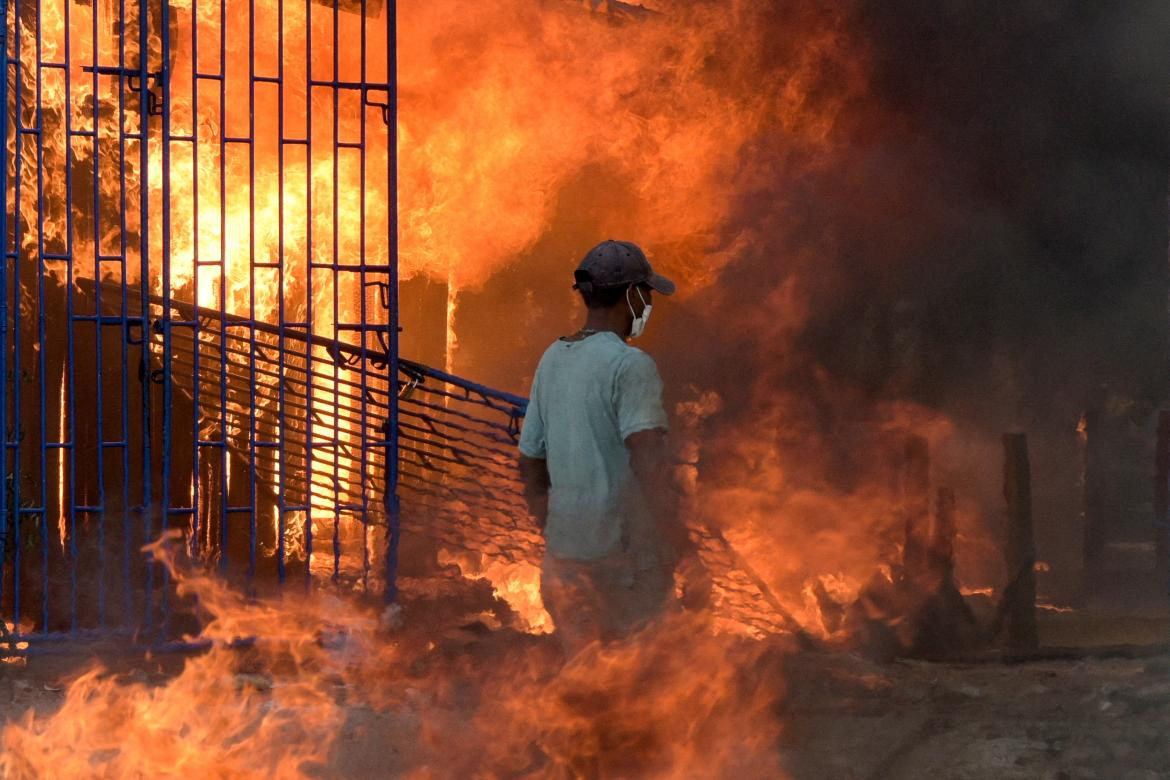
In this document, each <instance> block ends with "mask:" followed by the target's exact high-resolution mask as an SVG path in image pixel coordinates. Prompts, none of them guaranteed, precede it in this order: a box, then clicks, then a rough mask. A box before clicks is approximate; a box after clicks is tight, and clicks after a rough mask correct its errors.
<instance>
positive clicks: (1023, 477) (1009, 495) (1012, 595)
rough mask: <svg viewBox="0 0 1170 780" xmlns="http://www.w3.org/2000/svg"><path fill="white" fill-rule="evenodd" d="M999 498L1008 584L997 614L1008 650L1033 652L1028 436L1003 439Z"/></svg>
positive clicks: (1033, 553) (1035, 642)
mask: <svg viewBox="0 0 1170 780" xmlns="http://www.w3.org/2000/svg"><path fill="white" fill-rule="evenodd" d="M1003 453H1004V461H1003V497H1004V499H1005V500H1006V501H1007V519H1008V522H1007V543H1006V544H1005V545H1004V559H1005V561H1006V563H1007V571H1008V584H1007V587H1006V588H1004V592H1003V600H1002V601H1001V602H1000V612H1001V614H1002V616H1003V619H1004V624H1005V625H1006V627H1007V640H1008V646H1009V647H1010V649H1012V650H1016V651H1021V650H1034V649H1036V647H1037V646H1038V644H1039V636H1038V634H1037V630H1036V570H1035V569H1036V545H1035V542H1034V541H1033V539H1032V475H1031V467H1030V466H1029V464H1028V437H1027V436H1025V435H1024V434H1022V433H1006V434H1004V437H1003Z"/></svg>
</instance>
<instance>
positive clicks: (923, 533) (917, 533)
mask: <svg viewBox="0 0 1170 780" xmlns="http://www.w3.org/2000/svg"><path fill="white" fill-rule="evenodd" d="M902 507H903V512H904V514H905V518H906V537H905V546H904V547H903V548H902V573H903V576H904V577H906V578H908V579H914V580H918V579H921V578H922V577H923V576H924V575H925V574H926V572H927V571H928V570H929V568H930V541H931V538H930V537H931V528H930V445H929V443H928V442H927V441H926V439H924V438H922V437H921V436H910V437H909V438H907V439H906V446H905V450H904V458H903V461H902Z"/></svg>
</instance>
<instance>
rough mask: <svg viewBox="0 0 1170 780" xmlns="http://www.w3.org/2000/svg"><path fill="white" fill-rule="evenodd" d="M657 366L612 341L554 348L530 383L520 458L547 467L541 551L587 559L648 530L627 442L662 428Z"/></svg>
mask: <svg viewBox="0 0 1170 780" xmlns="http://www.w3.org/2000/svg"><path fill="white" fill-rule="evenodd" d="M666 425H667V420H666V411H665V410H664V409H663V407H662V379H661V377H659V375H658V367H657V366H656V365H655V364H654V359H653V358H652V357H650V356H649V355H647V354H646V353H645V352H643V351H642V350H640V349H637V348H635V347H631V346H629V345H628V344H626V343H625V342H624V341H622V339H620V338H619V337H618V336H617V334H615V333H612V332H609V331H603V332H601V333H595V334H593V335H590V336H587V337H586V338H584V339H582V340H580V341H565V340H563V339H561V340H558V341H555V342H553V344H552V346H550V347H549V348H548V349H547V350H546V351H545V353H544V356H543V357H542V358H541V359H540V364H539V365H538V366H537V368H536V376H534V377H533V379H532V393H531V399H530V401H529V403H528V413H527V414H526V416H525V418H524V429H523V431H522V432H521V434H520V452H521V453H522V454H524V455H526V456H528V457H530V458H544V459H546V460H547V462H548V473H549V477H550V480H551V487H550V488H549V500H548V524H547V525H546V526H545V538H546V541H547V544H548V552H549V553H551V554H553V555H555V556H557V557H560V558H575V559H579V560H592V559H596V558H602V557H604V556H606V555H609V554H610V553H613V552H615V551H617V550H618V549H621V548H622V547H623V543H626V542H628V541H629V538H630V537H631V536H642V535H643V531H644V530H647V529H641V528H640V525H644V524H645V523H646V522H648V521H647V520H646V519H645V518H646V515H647V513H646V512H645V509H644V508H643V502H642V500H641V496H640V495H639V494H638V491H637V490H636V489H635V483H634V479H633V472H632V471H631V470H630V455H629V452H628V451H627V450H626V444H625V439H626V437H627V436H629V435H630V434H633V433H637V432H638V431H645V430H650V429H654V428H661V429H663V430H666Z"/></svg>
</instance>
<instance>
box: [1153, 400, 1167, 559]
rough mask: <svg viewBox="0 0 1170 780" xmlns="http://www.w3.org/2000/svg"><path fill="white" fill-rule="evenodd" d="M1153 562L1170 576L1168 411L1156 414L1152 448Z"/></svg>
mask: <svg viewBox="0 0 1170 780" xmlns="http://www.w3.org/2000/svg"><path fill="white" fill-rule="evenodd" d="M1154 560H1155V566H1156V567H1157V571H1159V572H1161V573H1162V574H1163V575H1166V574H1170V411H1165V410H1163V411H1162V412H1159V414H1158V442H1157V445H1156V446H1155V448H1154Z"/></svg>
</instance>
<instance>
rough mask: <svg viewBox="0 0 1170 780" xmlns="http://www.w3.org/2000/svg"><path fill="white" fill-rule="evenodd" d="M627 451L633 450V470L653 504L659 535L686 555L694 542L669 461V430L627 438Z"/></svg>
mask: <svg viewBox="0 0 1170 780" xmlns="http://www.w3.org/2000/svg"><path fill="white" fill-rule="evenodd" d="M626 449H628V450H629V451H630V468H631V469H632V470H633V472H634V478H635V479H637V480H638V485H639V487H641V488H642V494H643V495H644V496H645V497H646V500H647V501H648V502H649V504H650V511H651V512H653V514H654V521H655V523H656V524H657V527H658V532H659V533H660V534H662V536H663V538H665V539H666V540H667V541H668V542H670V544H671V545H672V546H673V547H674V549H675V552H676V553H677V554H678V555H680V556H685V555H686V554H687V553H688V552H689V550H690V547H691V541H690V537H689V536H687V529H686V526H685V525H684V523H683V521H682V516H681V514H680V512H679V501H678V499H679V494H678V487H677V485H675V482H674V479H673V478H672V469H671V467H670V463H669V462H668V453H667V447H666V431H664V430H662V429H661V428H651V429H649V430H645V431H638V432H636V433H631V434H630V435H629V436H627V437H626Z"/></svg>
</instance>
